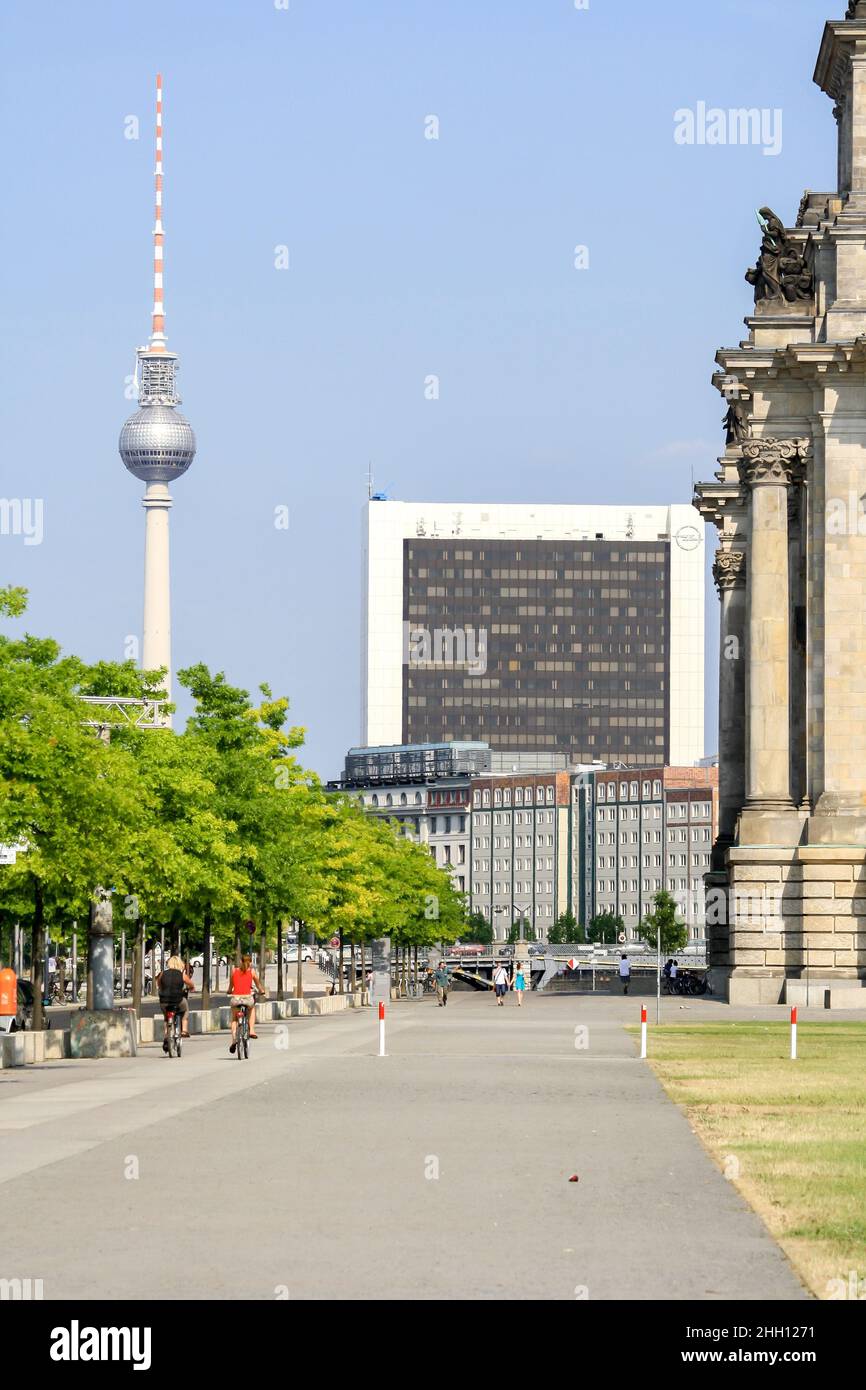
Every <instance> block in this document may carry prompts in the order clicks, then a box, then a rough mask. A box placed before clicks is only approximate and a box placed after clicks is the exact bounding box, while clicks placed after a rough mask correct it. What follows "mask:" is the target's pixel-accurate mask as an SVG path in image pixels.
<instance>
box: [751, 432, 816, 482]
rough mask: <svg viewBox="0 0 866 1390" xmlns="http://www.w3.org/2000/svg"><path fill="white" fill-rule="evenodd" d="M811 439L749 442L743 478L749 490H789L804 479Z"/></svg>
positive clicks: (766, 439)
mask: <svg viewBox="0 0 866 1390" xmlns="http://www.w3.org/2000/svg"><path fill="white" fill-rule="evenodd" d="M809 448H810V444H809V440H808V439H772V438H765V439H747V440H746V441H745V443H744V444H743V446H742V449H743V458H742V462H741V463H740V478H741V479H742V481H743V482H744V483H745V484H746V485H747V486H748V487H789V486H790V485H791V483H794V482H798V481H799V480H800V478H801V476H802V472H803V466H804V464H805V462H806V458H807V455H808V452H809Z"/></svg>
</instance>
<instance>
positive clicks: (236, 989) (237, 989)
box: [229, 956, 265, 1052]
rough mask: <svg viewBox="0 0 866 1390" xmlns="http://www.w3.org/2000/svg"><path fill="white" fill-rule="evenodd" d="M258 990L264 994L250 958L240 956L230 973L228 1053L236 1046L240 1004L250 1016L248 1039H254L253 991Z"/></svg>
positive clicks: (254, 1001) (254, 1003)
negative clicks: (230, 1014) (238, 961)
mask: <svg viewBox="0 0 866 1390" xmlns="http://www.w3.org/2000/svg"><path fill="white" fill-rule="evenodd" d="M254 989H256V990H258V992H259V994H264V992H265V991H264V986H263V985H262V982H261V980H260V979H259V977H258V975H257V974H256V972H255V970H253V958H252V956H242V957H241V963H240V965H239V966H235V968H234V970H233V971H232V977H231V982H230V984H229V994H230V995H231V1000H230V1002H231V1006H232V1041H231V1047H230V1048H229V1052H234V1050H235V1048H236V1047H237V1045H238V1008H239V1006H240V1005H241V1004H246V1006H247V1008H248V1010H249V1015H250V1037H251V1038H255V1037H256V1036H257V1034H256V999H255V995H254V994H253V990H254Z"/></svg>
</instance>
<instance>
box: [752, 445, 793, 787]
mask: <svg viewBox="0 0 866 1390" xmlns="http://www.w3.org/2000/svg"><path fill="white" fill-rule="evenodd" d="M805 447H806V445H805V441H801V440H797V439H760V440H747V441H746V442H745V443H744V444H743V446H742V450H743V457H742V462H741V464H740V476H741V478H742V481H743V482H744V483H745V484H746V486H747V487H748V488H749V490H750V507H749V575H748V584H747V613H748V637H749V641H748V664H747V669H746V705H747V711H748V713H747V734H746V737H747V756H746V806H747V807H748V808H749V809H750V810H755V811H792V810H793V809H794V803H793V801H792V800H791V782H790V748H791V735H790V722H789V688H790V622H789V594H788V488H789V487H790V486H791V483H792V482H793V481H794V475H795V470H796V469H798V468H799V465H800V460H801V456H802V454H803V453H804V452H805Z"/></svg>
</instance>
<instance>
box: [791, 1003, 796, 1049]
mask: <svg viewBox="0 0 866 1390" xmlns="http://www.w3.org/2000/svg"><path fill="white" fill-rule="evenodd" d="M796 1060H797V1005H796V1004H794V1005H793V1006H792V1008H791V1061H792V1062H796Z"/></svg>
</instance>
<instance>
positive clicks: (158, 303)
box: [150, 72, 165, 352]
mask: <svg viewBox="0 0 866 1390" xmlns="http://www.w3.org/2000/svg"><path fill="white" fill-rule="evenodd" d="M154 197H155V210H154V211H155V215H154V223H153V315H152V323H151V334H150V350H151V352H165V303H164V301H163V297H162V263H163V262H162V255H163V228H162V73H159V72H158V73H157V74H156V167H155V168H154Z"/></svg>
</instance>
